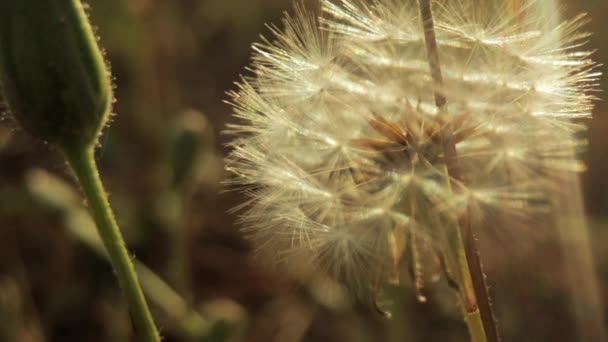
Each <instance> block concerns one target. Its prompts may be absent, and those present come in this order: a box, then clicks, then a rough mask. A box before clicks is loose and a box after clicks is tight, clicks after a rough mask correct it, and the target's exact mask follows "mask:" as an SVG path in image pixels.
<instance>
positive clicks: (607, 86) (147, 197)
mask: <svg viewBox="0 0 608 342" xmlns="http://www.w3.org/2000/svg"><path fill="white" fill-rule="evenodd" d="M308 2H310V3H311V4H312V3H314V1H308ZM89 3H90V5H91V11H90V15H91V19H92V21H93V23H94V24H95V25H96V26H97V27H98V34H99V36H100V37H101V44H102V46H104V47H105V50H106V58H107V59H108V60H109V61H110V64H111V66H112V72H113V74H114V76H115V84H116V87H117V91H116V97H117V100H118V101H117V103H116V105H115V110H114V111H115V112H116V113H117V115H116V116H115V117H114V118H113V123H112V125H111V126H110V128H108V129H106V131H105V133H104V135H103V137H102V141H101V143H102V147H101V148H100V149H99V150H98V151H97V155H98V157H97V159H98V160H99V162H100V164H101V165H100V167H101V168H102V177H103V179H104V181H105V182H106V185H107V189H108V191H110V200H111V202H112V204H113V206H114V208H115V210H116V214H117V217H118V219H119V221H120V224H121V227H123V229H125V235H126V238H127V240H128V243H129V246H130V247H131V250H132V251H133V253H134V255H135V256H136V258H137V260H138V262H140V263H141V264H142V265H147V267H149V268H150V269H151V270H153V271H154V272H155V274H158V275H159V276H160V277H161V278H162V279H163V280H164V281H165V282H167V283H168V284H169V285H171V286H172V287H173V288H174V289H175V290H176V291H177V292H178V293H179V294H180V295H181V296H182V297H183V298H184V299H185V301H186V302H187V303H188V304H189V305H190V306H191V307H192V308H193V309H194V310H196V312H198V314H196V316H197V317H198V316H199V315H200V316H201V317H205V318H206V319H214V318H222V317H223V318H226V317H227V318H235V317H238V319H239V320H240V321H241V323H240V325H238V327H236V328H235V327H231V328H230V329H228V335H232V336H230V337H227V338H228V339H226V340H228V341H231V340H232V341H237V340H244V341H260V342H266V341H280V342H283V341H300V340H303V341H383V340H395V341H397V340H402V339H401V338H397V337H395V336H392V335H390V333H387V332H386V331H387V329H386V326H387V324H388V323H386V322H383V321H378V320H376V319H373V317H372V316H371V314H370V313H369V312H366V311H365V310H359V309H357V310H353V311H349V312H334V311H332V310H330V309H328V308H327V307H324V306H318V305H316V304H314V303H315V302H316V300H314V298H312V297H314V296H313V295H311V294H310V293H308V292H306V291H302V290H301V289H300V288H299V287H298V286H297V284H295V283H294V282H293V281H291V280H289V279H286V278H285V276H283V275H281V274H277V273H275V272H273V271H272V270H268V269H266V268H265V267H263V266H262V265H260V264H258V263H256V261H255V260H253V259H252V258H251V251H250V247H249V246H248V244H247V243H246V242H245V241H243V240H242V238H241V237H240V234H239V233H238V231H237V228H236V226H235V224H234V221H235V217H234V216H233V215H229V214H227V211H228V210H229V209H230V208H231V207H233V206H234V205H235V204H236V203H240V201H241V200H242V198H241V197H240V196H239V195H238V194H237V193H234V192H228V193H223V192H221V190H222V186H221V185H220V181H221V179H222V178H223V177H224V176H225V174H224V171H223V168H222V162H221V156H222V155H223V154H225V152H226V150H225V148H224V146H223V144H224V143H225V142H226V140H225V139H226V137H224V136H222V135H221V134H220V131H221V130H222V129H223V127H224V125H225V123H226V122H228V121H230V109H229V107H228V106H227V105H225V104H224V103H223V100H226V99H227V96H226V95H225V91H226V90H229V89H231V88H232V87H233V82H235V81H236V80H238V78H239V74H241V73H246V71H245V70H244V67H245V66H246V65H247V64H248V62H249V57H250V52H251V50H250V45H251V43H252V42H254V41H256V40H258V36H259V34H260V33H268V29H267V28H265V26H264V23H266V22H268V23H278V21H279V18H280V15H281V12H282V11H283V10H289V9H291V4H290V1H286V0H249V1H243V0H224V1H214V0H177V1H160V0H90V1H89ZM580 11H585V12H588V13H590V16H591V18H592V19H593V21H592V23H591V24H590V25H589V26H588V27H587V28H588V29H589V30H590V31H592V32H594V35H593V37H592V38H591V41H590V44H589V47H590V48H592V49H597V52H596V54H595V58H596V60H597V61H599V62H600V63H608V25H607V24H606V23H605V19H604V18H603V17H604V16H605V14H606V13H608V2H606V1H602V0H593V1H591V0H589V1H583V0H571V1H568V2H567V7H566V12H567V13H570V14H573V13H577V12H580ZM601 69H602V70H605V66H602V67H601ZM602 89H603V90H604V93H605V92H606V90H608V82H607V81H606V78H605V77H604V78H603V79H602ZM600 96H604V97H605V95H604V94H601V95H600ZM184 113H190V114H191V115H195V116H197V117H199V119H201V120H202V121H203V122H205V125H206V127H207V128H206V129H205V131H204V135H205V137H206V138H204V139H203V140H201V141H198V142H194V144H200V145H201V146H202V147H201V146H199V147H201V150H200V151H199V152H200V153H201V154H202V155H203V157H202V158H203V159H204V162H202V163H196V164H197V165H196V166H194V171H192V172H186V174H185V175H184V176H183V177H184V178H187V179H188V180H187V181H185V182H184V183H183V185H181V186H180V187H181V189H177V187H176V181H175V175H176V174H178V173H179V172H176V171H175V170H176V169H178V168H179V167H177V166H176V167H173V165H176V164H177V162H175V158H176V157H175V156H176V153H175V149H174V147H175V144H176V127H178V126H179V124H180V120H181V119H183V117H184ZM193 113H194V114H193ZM180 118H181V119H180ZM589 125H590V131H589V140H590V145H589V149H588V151H587V152H586V154H585V159H586V161H587V163H588V165H589V170H588V171H587V172H586V173H585V174H584V175H583V184H584V189H585V200H586V207H587V209H588V213H589V215H590V218H591V221H592V222H593V224H592V230H591V234H592V241H593V242H594V243H593V246H594V251H593V252H594V254H595V257H596V260H597V261H598V270H599V274H600V277H601V284H600V285H601V289H602V292H603V293H607V292H608V285H607V284H608V243H607V242H608V233H607V229H606V226H607V225H608V191H606V189H608V177H607V176H606V175H608V158H606V155H607V153H608V104H607V103H606V102H604V101H600V102H598V104H597V109H596V111H595V117H594V118H593V119H592V120H590V122H589ZM203 145H204V146H203ZM197 148H198V147H197ZM179 151H183V149H181V148H180V149H179ZM199 152H197V153H199ZM180 158H182V159H183V158H186V159H187V158H188V157H187V156H181V157H180ZM39 168H43V169H45V170H49V172H50V173H51V174H52V175H54V176H53V177H58V179H62V180H63V181H65V182H67V183H68V184H72V183H71V180H70V177H69V175H68V173H67V169H66V167H65V165H64V164H63V162H62V161H61V160H60V158H59V156H58V155H57V154H56V153H55V152H54V151H52V150H51V149H50V148H49V147H47V146H45V145H44V144H42V143H40V142H37V141H34V140H32V139H30V138H29V137H27V136H26V135H25V134H24V133H23V132H20V131H19V130H15V129H14V126H13V125H12V124H11V123H10V122H5V123H3V124H1V125H0V342H3V341H7V342H9V341H10V342H12V341H15V342H21V341H23V342H26V341H93V342H95V341H132V340H134V337H133V336H130V333H129V332H130V330H131V328H130V326H129V320H128V313H127V311H126V308H125V307H124V304H123V303H122V300H121V298H120V294H119V292H118V290H117V289H116V287H115V282H114V280H113V277H112V272H111V269H110V268H109V266H108V265H107V264H106V263H105V262H104V260H103V258H102V257H100V256H99V255H98V254H97V253H96V251H95V250H94V249H91V248H90V246H87V244H84V243H83V242H82V240H83V238H82V237H80V238H78V236H77V235H74V234H73V231H72V233H70V226H71V225H70V224H69V222H68V221H66V212H65V210H66V209H65V208H64V209H60V208H59V209H58V207H57V205H56V204H54V205H49V203H43V202H41V201H40V200H39V198H38V197H39V196H34V195H33V194H32V193H31V192H30V191H28V186H27V184H28V182H27V180H28V177H27V175H31V174H32V172H33V171H32V170H34V169H39ZM49 177H50V176H49ZM177 183H179V182H177ZM30 185H31V184H30ZM66 189H67V188H66ZM61 191H63V190H52V191H50V192H51V193H53V194H55V195H57V196H59V197H61V196H60V193H61ZM66 191H68V192H69V191H73V190H72V189H71V188H70V190H66ZM66 196H68V197H69V196H71V195H66ZM70 201H71V203H72V206H73V207H74V208H73V209H72V211H71V213H72V214H70V215H76V216H73V219H81V220H85V221H86V218H85V217H86V214H84V212H83V211H82V207H78V203H79V201H80V200H77V199H71V200H70ZM83 215H84V216H83ZM72 224H73V225H74V227H82V226H83V223H78V222H76V223H74V222H72ZM84 225H85V226H86V223H84ZM85 240H86V239H85ZM180 253H182V254H180ZM180 260H181V261H180ZM176 261H177V262H176ZM522 262H523V261H522ZM180 274H182V276H180ZM152 277H154V276H152ZM506 279H510V281H513V284H512V286H514V287H515V286H520V284H518V283H517V279H520V278H518V277H517V276H514V277H512V278H506ZM510 285H511V284H506V285H503V286H510ZM535 291H536V292H535ZM530 292H531V293H535V294H536V295H537V296H538V297H542V298H543V299H542V300H541V301H540V303H541V304H543V303H544V304H546V303H552V304H551V305H550V306H548V307H538V306H537V307H534V305H531V307H529V308H526V310H528V311H530V312H532V314H533V315H536V316H537V317H538V315H543V317H541V318H539V323H531V324H529V325H525V328H526V329H539V331H541V330H542V331H543V333H545V332H544V331H545V330H547V329H545V328H546V327H545V328H543V327H540V325H542V324H549V325H551V328H550V329H548V330H551V335H550V336H552V338H553V340H554V341H569V340H567V337H566V336H569V335H568V334H569V332H568V329H571V326H570V323H571V322H563V321H560V320H561V319H563V317H564V316H563V315H561V314H560V312H561V310H567V308H564V305H565V304H564V303H559V302H558V301H559V298H560V297H559V293H551V291H549V290H547V289H545V288H542V287H539V288H538V289H531V290H530ZM400 296H403V302H404V303H405V304H404V306H406V307H408V308H409V311H404V312H401V311H398V312H397V313H396V317H398V319H399V320H398V321H397V322H396V323H395V322H393V323H392V324H394V325H398V328H399V329H398V330H400V331H401V332H400V334H404V335H409V336H410V337H411V338H412V340H415V341H464V340H466V331H465V330H464V329H465V328H464V325H463V324H462V322H461V321H460V320H459V319H458V315H457V314H456V315H454V312H455V310H457V308H455V306H454V303H451V302H450V299H449V298H447V299H445V300H443V301H440V300H436V301H432V303H430V304H427V305H422V304H419V303H416V302H415V301H414V300H413V298H414V296H413V295H412V293H411V291H410V290H405V294H402V295H400ZM437 296H441V294H438V295H437ZM445 302H447V303H448V304H444V303H445ZM544 304H543V305H544ZM604 304H606V303H604ZM604 307H607V305H604ZM153 310H155V312H154V313H155V316H157V317H159V319H160V323H161V324H160V326H161V327H162V330H163V331H162V332H163V335H164V336H166V339H165V341H195V340H197V341H198V340H202V339H201V338H202V337H201V338H196V337H193V336H194V335H193V334H188V329H190V328H188V326H187V324H186V326H184V325H183V324H181V323H184V322H180V321H179V320H177V321H176V319H175V317H171V315H170V313H169V314H168V313H167V310H166V308H163V305H162V303H161V305H158V303H157V304H156V305H155V307H154V308H153ZM508 315H509V313H507V314H506V317H508ZM541 322H544V323H542V324H541ZM503 323H504V322H503ZM504 325H506V323H504ZM539 334H541V333H539ZM532 335H533V334H532ZM510 336H518V335H517V333H513V334H511V335H510ZM543 336H548V335H543ZM205 338H207V340H209V341H221V340H225V339H224V338H223V337H219V336H208V335H207V336H206V337H205ZM562 338H566V339H562Z"/></svg>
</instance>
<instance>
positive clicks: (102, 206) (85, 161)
mask: <svg viewBox="0 0 608 342" xmlns="http://www.w3.org/2000/svg"><path fill="white" fill-rule="evenodd" d="M62 151H63V153H64V155H65V157H66V159H67V161H68V163H69V164H70V166H71V168H72V171H73V172H74V176H75V177H76V179H77V180H78V182H79V183H80V187H81V190H82V192H83V194H84V196H85V198H86V200H87V203H88V206H89V210H90V211H91V214H92V216H93V218H94V220H95V223H96V225H97V231H98V233H99V236H100V237H101V240H102V241H103V243H104V246H105V248H106V250H107V252H108V255H109V256H110V261H111V263H112V266H113V267H114V270H115V273H116V277H117V278H118V281H119V283H120V287H121V288H122V291H123V294H124V296H125V297H126V299H127V302H128V303H129V308H130V311H131V316H132V318H133V320H134V324H135V328H136V330H137V334H138V335H139V337H140V338H141V340H142V341H145V342H160V336H159V334H158V331H157V329H156V326H155V325H154V320H153V319H152V315H151V314H150V310H149V309H148V304H147V303H146V299H145V297H144V295H143V293H142V290H141V287H140V285H139V281H138V280H137V275H136V274H135V269H134V267H133V263H132V261H131V257H130V256H129V253H128V252H127V248H126V247H125V243H124V241H123V238H122V234H121V232H120V229H119V228H118V225H117V224H116V220H115V219H114V214H113V213H112V209H111V208H110V204H109V203H108V199H107V196H106V193H105V191H104V188H103V185H102V183H101V179H100V178H99V172H98V170H97V165H96V164H95V160H94V158H93V148H92V147H86V148H82V147H80V148H66V147H64V148H62Z"/></svg>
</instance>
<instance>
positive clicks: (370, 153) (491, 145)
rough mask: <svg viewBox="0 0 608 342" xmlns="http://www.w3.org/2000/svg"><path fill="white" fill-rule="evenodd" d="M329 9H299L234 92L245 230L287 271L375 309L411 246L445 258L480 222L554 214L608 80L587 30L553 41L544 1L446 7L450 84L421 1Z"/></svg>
mask: <svg viewBox="0 0 608 342" xmlns="http://www.w3.org/2000/svg"><path fill="white" fill-rule="evenodd" d="M322 3H323V12H324V14H323V15H322V17H321V18H320V19H317V18H316V17H315V16H313V15H310V14H307V13H306V12H305V11H304V9H303V8H302V7H301V6H297V7H296V14H295V15H294V16H290V15H286V17H285V19H284V20H283V24H284V29H283V30H280V29H278V28H276V27H274V26H271V27H270V29H271V31H272V34H273V38H272V39H264V40H263V41H262V43H260V44H255V45H254V47H253V48H254V51H255V53H254V57H253V64H252V66H251V71H252V73H253V76H252V77H251V78H245V79H242V80H241V82H240V83H239V84H238V86H237V90H236V91H234V92H232V93H230V95H231V97H232V101H231V103H232V105H233V107H234V111H235V116H236V117H237V118H238V119H239V122H238V123H235V124H232V125H230V126H229V129H228V132H229V133H230V134H232V135H234V136H235V138H234V140H233V141H232V142H231V143H230V146H231V147H232V148H233V151H232V153H231V154H230V156H229V157H228V158H227V165H228V166H227V168H228V170H229V171H231V172H232V173H233V174H234V175H235V177H234V178H232V179H231V180H230V181H229V182H230V183H231V184H235V185H237V186H239V188H241V189H243V191H244V192H245V193H246V195H247V196H248V197H249V200H248V201H247V202H246V203H245V204H244V205H243V206H242V207H244V208H245V209H244V212H243V214H242V218H241V221H242V224H243V226H244V227H245V228H244V231H245V232H246V234H247V235H248V236H249V237H251V239H252V241H253V242H254V243H255V245H256V246H257V247H258V248H259V249H261V250H267V251H272V254H273V255H274V256H275V258H276V260H275V261H277V262H283V261H286V260H289V259H290V258H299V259H300V260H305V261H306V262H308V263H309V264H311V265H315V267H316V268H318V269H319V270H320V271H322V272H325V273H327V274H329V275H331V276H333V277H335V278H336V279H338V280H339V281H340V282H341V283H343V284H344V285H345V286H346V287H347V288H348V289H349V290H351V292H352V295H353V296H354V297H356V298H358V299H362V300H373V298H374V297H375V296H376V294H377V292H378V289H379V287H380V286H381V284H382V283H383V282H385V281H387V279H389V278H391V274H392V273H393V272H394V268H395V267H396V263H397V262H398V260H399V259H400V258H401V254H403V253H404V250H405V249H406V247H405V246H406V245H407V243H406V242H404V241H406V240H407V239H408V238H414V237H415V239H416V241H419V242H421V243H422V244H425V245H427V246H429V247H431V248H435V247H437V246H441V245H443V240H444V239H446V237H445V235H446V232H445V230H446V227H448V226H450V224H453V223H454V222H457V221H458V219H459V217H460V216H461V215H462V213H463V211H464V210H467V209H466V208H469V209H471V208H473V210H470V212H472V213H474V215H476V216H479V217H482V216H484V215H493V214H490V213H497V212H498V213H501V215H513V216H522V215H526V214H527V213H529V212H534V211H536V210H550V208H547V207H548V204H547V203H548V201H547V200H546V199H547V198H548V197H550V196H551V194H552V193H553V192H554V191H557V190H556V189H557V188H558V186H557V183H556V182H558V177H557V176H556V175H558V174H559V173H561V172H578V171H581V170H582V169H583V166H582V165H581V163H580V162H579V161H578V160H577V156H576V151H577V150H578V147H580V146H583V145H584V142H583V141H582V140H580V138H579V135H580V134H579V133H580V131H581V130H583V129H584V125H583V124H582V123H581V122H580V120H579V119H581V118H587V117H589V116H590V113H591V109H592V101H593V100H594V99H595V96H594V95H593V91H594V90H595V89H596V85H597V81H598V77H599V74H598V73H596V72H595V71H594V66H595V64H594V63H593V62H592V60H591V58H590V55H591V52H588V51H584V50H580V48H581V46H582V45H583V44H584V42H585V39H586V38H587V37H588V35H587V34H586V33H581V32H580V28H581V26H582V25H584V24H585V22H586V19H585V17H584V16H579V17H576V18H574V19H572V20H570V21H567V22H564V23H562V24H559V25H556V26H554V27H549V25H547V24H546V22H543V19H542V18H539V17H537V16H535V15H533V14H535V13H537V12H535V11H532V10H530V9H531V8H532V7H534V6H538V3H537V2H536V1H534V0H524V1H523V6H521V8H520V9H518V10H516V11H512V10H511V11H510V12H507V11H506V10H507V8H506V3H505V2H503V1H490V2H488V1H482V2H480V1H464V0H459V1H445V2H437V3H434V4H433V6H434V11H435V13H436V18H435V30H436V40H437V45H438V53H439V58H440V60H441V68H442V73H443V83H442V84H436V83H435V82H434V81H433V78H432V76H431V74H430V72H429V61H428V56H427V53H426V50H425V40H424V39H425V35H424V29H423V27H422V25H421V20H420V14H419V11H418V7H417V2H415V1H409V0H405V1H396V0H376V1H369V2H365V1H350V0H341V1H329V0H323V1H322ZM488 3H491V4H488ZM484 4H485V5H484ZM506 13H510V14H506ZM435 94H441V96H443V97H444V98H445V99H446V104H445V106H444V107H443V108H442V109H441V110H439V109H438V108H437V106H436V105H435ZM446 141H450V142H451V143H453V144H455V148H456V153H457V155H458V158H459V166H460V173H461V177H459V179H454V178H452V177H451V176H450V175H449V173H447V172H446V168H447V167H448V165H447V164H448V163H449V160H448V159H449V158H450V156H448V155H446V153H445V151H444V145H445V143H446Z"/></svg>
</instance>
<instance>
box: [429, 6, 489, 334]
mask: <svg viewBox="0 0 608 342" xmlns="http://www.w3.org/2000/svg"><path fill="white" fill-rule="evenodd" d="M419 5H420V16H421V18H422V23H423V27H424V38H425V43H426V50H427V55H428V60H429V67H430V72H431V77H432V78H433V82H434V83H435V89H436V90H435V94H434V96H435V104H436V105H437V107H438V108H439V109H440V110H441V109H442V108H443V107H444V106H445V104H446V102H447V101H446V98H445V97H444V96H443V95H442V94H441V92H440V91H439V89H440V88H441V87H442V85H443V77H442V74H441V65H440V61H439V53H438V48H437V39H436V36H435V28H434V22H433V13H432V11H431V3H430V0H419ZM446 131H447V132H446V133H445V134H444V138H445V141H444V153H445V156H446V160H447V170H448V174H449V176H450V178H451V179H453V180H454V181H455V182H461V181H463V179H462V174H461V172H460V166H459V163H458V155H457V151H456V144H455V142H454V141H453V139H451V137H452V134H451V131H452V128H451V127H449V125H448V127H446ZM468 216H469V215H468V214H464V215H462V217H461V218H460V220H459V225H458V230H459V232H460V234H459V240H460V241H458V243H457V246H458V248H459V249H460V250H459V251H457V253H458V254H459V255H458V257H457V259H458V263H459V265H460V269H461V277H462V278H463V283H464V284H461V287H462V288H463V291H464V297H465V303H464V306H465V311H466V317H465V320H466V322H467V325H468V327H469V330H470V333H471V337H472V339H473V340H474V341H487V342H498V341H500V338H499V335H498V330H497V328H496V323H495V319H494V314H493V312H492V307H491V304H490V297H489V294H488V287H487V284H486V280H485V275H484V273H483V268H482V265H481V260H480V257H479V249H478V247H477V243H476V241H475V236H474V234H473V230H472V227H471V221H470V220H469V218H468ZM462 249H463V250H464V258H463V257H462V254H463V253H462ZM480 321H481V324H479V323H480ZM480 329H483V333H482V332H481V331H480Z"/></svg>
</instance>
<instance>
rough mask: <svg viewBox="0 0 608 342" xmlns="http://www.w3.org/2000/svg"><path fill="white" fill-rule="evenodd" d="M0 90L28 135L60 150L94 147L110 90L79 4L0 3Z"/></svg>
mask: <svg viewBox="0 0 608 342" xmlns="http://www.w3.org/2000/svg"><path fill="white" fill-rule="evenodd" d="M0 86H1V87H0V89H1V91H2V95H3V98H4V101H6V102H7V105H8V108H9V111H10V112H11V114H12V115H13V116H14V117H15V119H16V121H17V122H18V123H19V124H20V125H21V126H22V127H23V128H24V129H25V130H26V131H28V132H29V133H30V134H31V135H33V136H35V137H37V138H40V139H42V140H45V141H47V142H49V143H51V144H55V145H58V146H60V147H63V148H65V147H72V146H91V145H93V144H95V142H96V139H97V136H98V135H99V132H100V130H101V128H102V127H103V126H104V124H105V122H106V120H107V118H108V116H109V112H110V106H111V102H112V86H111V81H110V77H109V72H108V69H107V68H106V66H105V64H104V58H103V55H102V53H101V51H100V49H99V47H98V46H97V42H96V38H95V35H94V33H93V30H92V28H91V25H90V24H89V22H88V19H87V15H86V13H85V10H84V8H83V5H82V4H81V2H80V1H79V0H20V1H0Z"/></svg>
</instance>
